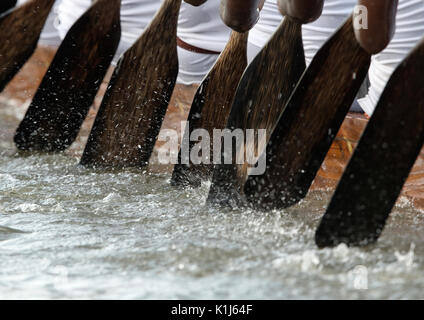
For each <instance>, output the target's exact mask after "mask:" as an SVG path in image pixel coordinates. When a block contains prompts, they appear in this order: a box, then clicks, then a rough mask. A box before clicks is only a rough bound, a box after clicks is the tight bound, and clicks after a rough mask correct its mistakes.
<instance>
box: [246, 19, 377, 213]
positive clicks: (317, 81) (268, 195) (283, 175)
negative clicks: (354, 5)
mask: <svg viewBox="0 0 424 320" xmlns="http://www.w3.org/2000/svg"><path fill="white" fill-rule="evenodd" d="M369 64H370V55H369V54H368V53H366V52H365V50H363V49H362V48H361V47H360V46H359V44H358V43H357V41H356V39H355V35H354V30H353V24H352V20H351V18H350V19H348V21H347V22H346V23H345V24H344V25H343V26H342V27H341V29H339V30H338V31H337V32H336V33H335V34H334V35H333V36H332V37H331V38H330V40H329V41H328V42H327V43H326V44H325V45H324V46H323V47H322V48H321V49H320V50H319V51H318V52H317V54H316V56H315V57H314V59H313V61H312V63H311V65H310V66H309V68H308V69H307V71H306V72H305V73H304V75H303V76H302V79H301V80H300V81H299V84H298V85H297V87H296V90H295V91H294V92H293V95H292V97H291V98H290V100H289V102H288V103H287V106H286V109H285V110H284V113H283V114H282V115H281V118H280V120H279V121H278V125H277V126H276V128H275V130H274V132H273V133H272V136H271V139H270V142H269V144H268V147H267V150H266V152H267V154H266V155H267V156H266V158H267V170H266V172H265V174H264V175H262V176H251V177H249V179H248V181H247V183H246V186H245V193H246V197H247V198H248V200H249V202H250V203H251V204H252V205H253V206H254V207H256V208H257V209H264V210H269V209H279V208H285V207H288V206H290V205H293V204H295V203H297V202H298V201H300V200H301V199H303V198H304V196H305V195H306V193H307V192H308V190H309V188H310V186H311V184H312V182H313V180H314V178H315V176H316V174H317V172H318V170H319V168H320V167H321V164H322V162H323V161H324V159H325V156H326V154H327V152H328V150H329V149H330V147H331V144H332V142H333V140H334V138H335V136H336V134H337V132H338V131H339V128H340V126H341V124H342V122H343V120H344V118H345V116H346V114H347V113H348V111H349V109H350V107H351V105H352V103H353V101H354V99H355V96H356V94H357V92H358V91H359V89H360V87H361V84H362V83H363V80H364V78H365V76H366V74H367V71H368V68H369Z"/></svg>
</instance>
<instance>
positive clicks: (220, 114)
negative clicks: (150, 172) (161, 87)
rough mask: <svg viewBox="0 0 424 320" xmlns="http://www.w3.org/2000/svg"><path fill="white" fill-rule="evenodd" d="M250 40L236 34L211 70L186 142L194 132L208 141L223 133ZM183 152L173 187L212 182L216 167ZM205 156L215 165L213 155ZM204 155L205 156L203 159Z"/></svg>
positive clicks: (193, 109)
mask: <svg viewBox="0 0 424 320" xmlns="http://www.w3.org/2000/svg"><path fill="white" fill-rule="evenodd" d="M247 38H248V33H247V32H246V33H238V32H233V33H232V34H231V38H230V41H229V42H228V44H227V46H226V47H225V49H224V51H223V52H222V53H221V55H220V56H219V58H218V60H217V61H216V63H215V65H214V66H213V68H212V70H211V71H210V72H209V74H208V75H207V76H206V78H205V79H204V80H203V82H202V84H201V85H200V87H199V89H198V90H197V92H196V95H195V97H194V99H193V104H192V105H191V109H190V114H189V116H188V122H187V124H188V125H189V126H190V128H189V130H188V131H186V134H185V137H184V139H185V140H187V141H189V140H190V139H189V137H190V136H191V134H192V133H193V131H194V130H197V129H205V130H207V131H208V133H209V137H213V130H214V129H224V128H225V126H226V124H227V121H228V116H229V114H230V111H231V106H232V103H233V100H234V94H235V92H236V89H237V85H238V83H239V82H240V78H241V76H242V75H243V72H244V70H245V69H246V66H247V56H246V50H247ZM195 145H196V142H192V141H190V142H189V147H188V149H187V150H184V151H185V152H186V153H187V154H188V155H189V154H190V152H191V151H192V149H193V147H194V146H195ZM211 150H213V141H210V151H211ZM181 152H182V150H180V152H179V155H178V164H177V165H175V168H174V172H173V175H172V179H171V184H172V185H174V186H199V185H200V183H201V181H202V180H208V179H210V178H211V175H212V171H213V164H212V163H210V164H205V163H202V164H195V163H193V162H192V161H191V160H190V159H185V158H186V157H182V153H181ZM199 152H207V153H208V154H207V155H206V156H207V157H209V160H210V161H212V157H211V156H210V155H211V152H208V151H206V150H205V151H203V150H202V151H200V150H199ZM203 156H204V155H203V154H202V157H203Z"/></svg>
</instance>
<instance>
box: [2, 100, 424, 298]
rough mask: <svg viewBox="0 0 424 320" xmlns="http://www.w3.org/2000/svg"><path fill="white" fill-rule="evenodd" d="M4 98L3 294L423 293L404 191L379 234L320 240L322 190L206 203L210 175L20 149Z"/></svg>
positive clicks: (422, 245) (414, 218) (416, 220)
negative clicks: (369, 239)
mask: <svg viewBox="0 0 424 320" xmlns="http://www.w3.org/2000/svg"><path fill="white" fill-rule="evenodd" d="M21 116H22V114H19V112H15V110H10V108H5V107H0V299H13V298H19V299H34V298H35V299H65V298H69V299H283V298H287V299H327V298H334V299H358V298H359V299H366V298H372V299H386V298H395V299H412V298H419V299H420V298H421V299H422V298H424V293H423V292H424V230H423V229H424V228H423V227H424V223H423V222H424V221H423V220H424V215H423V214H422V213H421V212H419V211H417V210H415V209H414V208H412V207H411V206H410V204H409V203H407V202H406V201H404V202H401V205H400V206H398V207H397V208H396V209H395V212H393V214H392V216H391V219H390V221H389V223H388V225H387V227H386V229H385V231H384V233H383V236H382V237H381V239H380V240H379V242H378V243H377V244H376V245H373V246H370V247H367V248H347V247H346V246H343V245H342V246H339V247H337V248H335V249H324V250H319V249H317V247H316V246H315V244H314V230H315V228H316V226H317V224H318V223H319V220H320V218H321V216H322V214H323V213H324V211H325V207H326V205H327V203H328V200H329V197H330V194H328V193H313V194H311V195H309V196H308V198H307V199H306V200H305V201H303V202H302V203H301V204H299V205H297V206H295V207H293V208H291V209H289V210H284V211H273V212H268V213H260V212H255V211H249V210H235V211H226V210H217V209H208V208H206V207H205V206H204V203H205V199H206V196H207V191H208V185H206V184H205V185H204V186H203V187H202V188H201V189H187V190H181V189H175V188H173V187H171V186H170V185H169V179H170V175H169V174H166V173H164V174H159V173H153V172H149V171H144V172H142V171H137V170H127V171H117V172H104V171H103V172H101V171H93V170H88V169H85V168H82V167H80V166H78V157H77V156H76V155H75V153H73V152H68V153H65V154H59V155H18V154H17V153H16V151H15V150H14V148H13V144H12V142H11V138H12V134H13V129H14V127H15V126H16V125H17V121H18V119H19V118H20V117H21Z"/></svg>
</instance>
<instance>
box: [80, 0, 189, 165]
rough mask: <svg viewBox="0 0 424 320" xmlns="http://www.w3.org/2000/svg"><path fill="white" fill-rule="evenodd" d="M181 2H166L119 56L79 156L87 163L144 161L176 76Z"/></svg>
mask: <svg viewBox="0 0 424 320" xmlns="http://www.w3.org/2000/svg"><path fill="white" fill-rule="evenodd" d="M180 6H181V0H165V1H164V3H163V4H162V7H161V9H160V10H159V12H158V13H157V14H156V16H155V18H154V19H153V21H152V22H151V23H150V25H149V26H148V27H147V29H146V30H145V32H144V33H143V35H142V36H141V37H140V38H139V39H138V40H137V42H136V43H135V44H134V45H133V46H132V47H131V48H130V49H129V50H128V51H127V52H126V53H125V54H124V55H123V57H122V58H121V60H120V62H119V64H118V67H117V68H116V70H115V73H114V74H113V76H112V80H111V82H110V84H109V88H108V90H107V91H106V94H105V97H104V98H103V101H102V104H101V106H100V110H99V112H98V114H97V117H96V120H95V122H94V126H93V129H92V130H91V133H90V137H89V139H88V143H87V146H86V147H85V150H84V154H83V156H82V159H81V164H83V165H86V166H102V167H142V166H144V165H146V164H147V163H148V161H149V158H150V155H151V153H152V151H153V147H154V144H155V142H156V138H157V136H158V134H159V130H160V128H161V125H162V121H163V118H164V116H165V113H166V110H167V108H168V104H169V100H170V97H171V95H172V91H173V90H174V86H175V82H176V78H177V75H178V56H177V44H176V43H177V40H176V39H177V35H176V34H177V21H178V13H179V9H180Z"/></svg>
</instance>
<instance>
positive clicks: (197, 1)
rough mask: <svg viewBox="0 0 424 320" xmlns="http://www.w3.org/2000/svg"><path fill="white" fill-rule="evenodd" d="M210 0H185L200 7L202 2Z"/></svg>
mask: <svg viewBox="0 0 424 320" xmlns="http://www.w3.org/2000/svg"><path fill="white" fill-rule="evenodd" d="M206 1H208V0H184V2H187V3H189V4H191V5H192V6H195V7H198V6H200V5H201V4H204V3H205V2H206Z"/></svg>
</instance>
